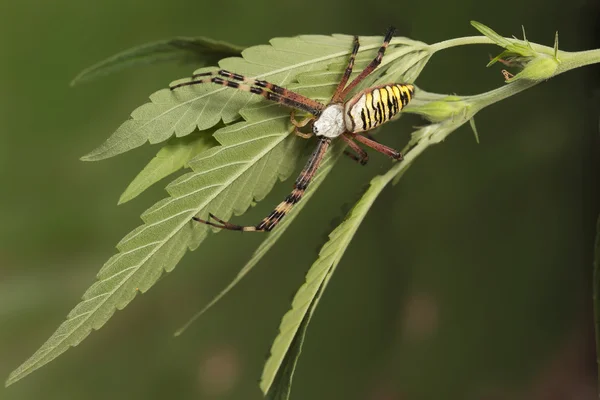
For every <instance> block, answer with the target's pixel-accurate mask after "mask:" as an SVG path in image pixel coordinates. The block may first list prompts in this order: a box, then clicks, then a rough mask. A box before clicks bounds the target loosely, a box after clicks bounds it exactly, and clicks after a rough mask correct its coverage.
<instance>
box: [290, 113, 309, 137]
mask: <svg viewBox="0 0 600 400" xmlns="http://www.w3.org/2000/svg"><path fill="white" fill-rule="evenodd" d="M314 120H315V117H313V116H308V117H306V118H304V119H303V120H302V121H300V122H298V121H296V110H292V112H291V114H290V122H291V123H292V125H294V134H295V135H296V136H300V137H301V138H302V139H310V138H311V137H312V136H313V135H314V134H313V133H312V132H310V133H304V132H300V128H304V127H305V126H306V125H308V124H309V123H311V122H312V121H314Z"/></svg>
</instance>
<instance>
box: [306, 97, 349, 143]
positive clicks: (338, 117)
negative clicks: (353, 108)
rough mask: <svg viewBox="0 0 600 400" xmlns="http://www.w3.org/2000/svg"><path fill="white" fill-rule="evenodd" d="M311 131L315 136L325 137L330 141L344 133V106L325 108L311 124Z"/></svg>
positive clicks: (333, 105)
mask: <svg viewBox="0 0 600 400" xmlns="http://www.w3.org/2000/svg"><path fill="white" fill-rule="evenodd" d="M312 129H313V133H314V134H315V135H316V136H325V137H328V138H332V139H333V138H336V137H338V136H340V135H341V134H342V133H344V132H345V131H346V123H345V122H344V106H343V105H341V104H332V105H330V106H328V107H327V108H325V109H324V110H323V112H322V113H321V115H320V116H319V118H317V119H316V120H315V122H314V123H313V128H312Z"/></svg>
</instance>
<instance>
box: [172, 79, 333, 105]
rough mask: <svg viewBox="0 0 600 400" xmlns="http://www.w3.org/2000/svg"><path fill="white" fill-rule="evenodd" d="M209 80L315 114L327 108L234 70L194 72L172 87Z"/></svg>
mask: <svg viewBox="0 0 600 400" xmlns="http://www.w3.org/2000/svg"><path fill="white" fill-rule="evenodd" d="M221 77H224V78H226V79H223V78H221ZM197 78H202V79H197ZM235 81H239V82H242V83H238V82H235ZM209 82H211V83H214V84H217V85H222V86H227V87H230V88H234V89H239V90H242V91H244V92H250V93H254V94H258V95H261V96H263V97H264V98H266V99H267V100H271V101H274V102H277V103H281V104H283V105H286V106H288V107H293V108H298V109H300V110H303V111H307V112H309V113H311V114H313V115H319V114H320V113H321V111H322V110H323V109H324V108H325V105H324V104H322V103H320V102H318V101H316V100H313V99H310V98H308V97H305V96H302V95H301V94H298V93H296V92H292V91H291V90H288V89H285V88H283V87H281V86H278V85H275V84H273V83H270V82H267V81H263V80H259V79H253V78H247V77H245V76H243V75H239V74H235V73H233V72H229V71H225V70H219V71H214V72H204V73H200V74H194V75H192V80H191V81H188V82H182V83H178V84H176V85H173V86H171V87H170V89H171V91H173V90H175V89H177V88H180V87H184V86H193V85H200V84H204V83H209Z"/></svg>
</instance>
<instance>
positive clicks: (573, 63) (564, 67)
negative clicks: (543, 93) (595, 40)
mask: <svg viewBox="0 0 600 400" xmlns="http://www.w3.org/2000/svg"><path fill="white" fill-rule="evenodd" d="M558 59H559V60H560V61H561V62H560V64H559V65H558V69H557V71H556V73H557V74H560V73H563V72H566V71H570V70H572V69H575V68H579V67H585V66H586V65H591V64H599V63H600V49H595V50H587V51H575V52H567V51H559V52H558Z"/></svg>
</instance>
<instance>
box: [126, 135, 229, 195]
mask: <svg viewBox="0 0 600 400" xmlns="http://www.w3.org/2000/svg"><path fill="white" fill-rule="evenodd" d="M211 133H214V132H201V133H198V134H196V135H194V134H192V135H188V136H186V137H183V138H172V139H169V141H168V142H167V144H166V145H165V146H164V147H163V148H162V149H160V150H159V151H158V153H157V154H156V157H154V158H153V159H152V160H150V162H149V163H148V165H146V166H145V167H144V169H142V170H141V171H140V173H139V174H138V175H137V176H136V177H135V179H134V180H133V181H132V182H131V183H130V184H129V186H127V189H125V191H124V192H123V194H122V195H121V197H120V198H119V204H122V203H125V202H127V201H129V200H131V199H133V198H135V197H137V196H138V195H139V194H140V193H142V192H143V191H144V190H146V189H148V188H149V187H150V186H152V185H153V184H155V183H156V182H158V181H160V180H161V179H163V178H165V177H167V176H169V175H170V174H172V173H174V172H176V171H179V170H180V169H182V168H184V167H186V166H187V163H188V162H189V161H190V160H191V159H193V158H194V157H195V156H197V155H198V154H200V153H201V152H203V151H204V150H207V149H210V148H211V147H214V146H216V145H218V142H217V141H216V140H214V139H213V137H212V135H211Z"/></svg>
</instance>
